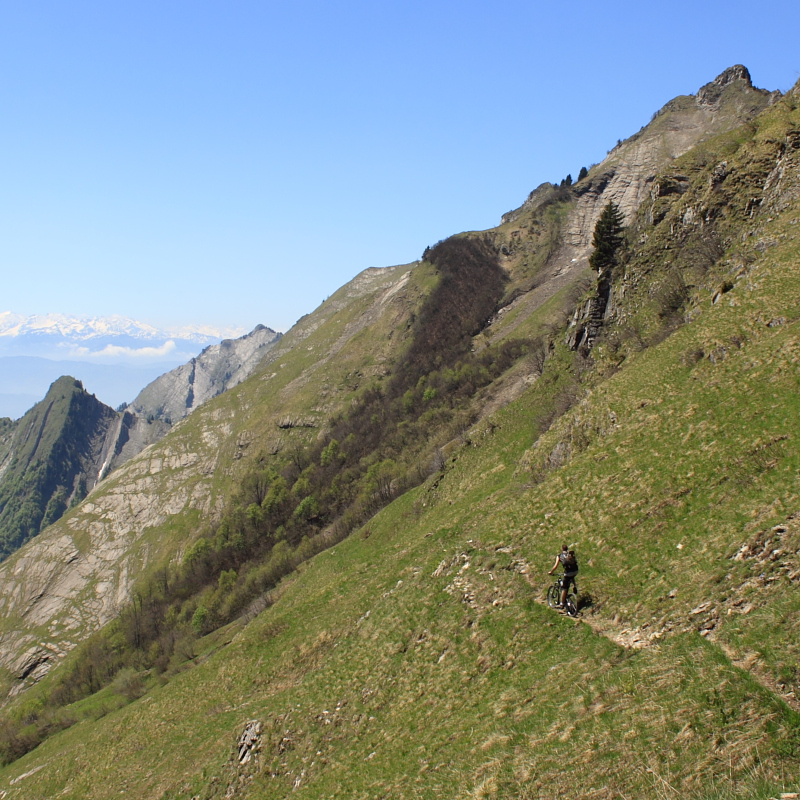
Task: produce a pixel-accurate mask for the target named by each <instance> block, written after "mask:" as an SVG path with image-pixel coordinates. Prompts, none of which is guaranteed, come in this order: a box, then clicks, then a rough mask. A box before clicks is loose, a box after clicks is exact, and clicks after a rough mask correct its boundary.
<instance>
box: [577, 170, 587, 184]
mask: <svg viewBox="0 0 800 800" xmlns="http://www.w3.org/2000/svg"><path fill="white" fill-rule="evenodd" d="M588 174H589V170H588V169H586V167H581V171H580V172H579V173H578V180H579V181H582V180H583V179H584V178H585V177H586V176H587V175H588Z"/></svg>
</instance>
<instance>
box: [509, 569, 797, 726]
mask: <svg viewBox="0 0 800 800" xmlns="http://www.w3.org/2000/svg"><path fill="white" fill-rule="evenodd" d="M517 561H518V562H519V563H520V564H521V565H522V568H521V569H519V570H518V571H519V572H520V573H521V574H522V575H523V577H524V578H525V580H526V582H527V583H528V585H529V586H530V587H531V588H532V589H533V590H534V598H533V599H534V600H535V601H536V602H537V603H540V604H541V605H544V606H546V605H547V600H546V598H545V596H544V594H542V593H541V587H540V586H539V585H537V584H534V582H533V581H532V580H531V578H530V565H529V564H528V562H527V561H525V559H523V558H520V557H517ZM545 592H546V588H545ZM698 608H699V609H700V611H699V612H698V609H693V610H692V611H691V612H689V614H688V616H687V617H686V618H685V619H683V620H675V621H672V620H670V621H668V622H667V623H666V624H665V625H663V626H662V627H660V628H658V627H651V626H650V625H649V624H648V623H644V624H643V625H641V626H637V627H624V626H623V625H621V624H619V623H618V622H616V621H615V620H614V619H608V618H606V617H601V616H599V615H598V614H597V613H595V612H588V611H587V610H586V609H585V608H584V609H583V610H581V611H579V612H578V616H577V617H574V618H572V619H574V621H575V624H576V625H579V624H583V625H588V626H589V627H590V628H591V629H592V630H593V631H594V632H595V633H597V634H599V635H601V636H605V637H606V638H607V639H610V640H611V641H612V642H614V643H615V644H618V645H619V646H620V647H624V648H625V649H626V650H629V649H636V650H638V649H642V648H645V647H651V646H653V645H657V644H658V643H659V642H660V641H661V640H662V639H664V638H665V637H666V636H668V635H669V634H670V633H672V632H676V633H677V632H681V631H687V630H692V629H694V630H698V619H697V618H698V616H700V615H705V613H706V612H708V610H709V609H710V610H711V612H712V613H711V615H710V616H709V619H713V620H714V628H716V620H717V619H718V617H717V615H716V614H715V613H714V609H713V607H712V606H711V604H710V603H708V604H704V605H703V606H700V607H698ZM553 613H554V614H556V613H560V612H557V611H553ZM704 624H707V622H701V623H700V625H699V630H700V632H701V635H704V636H705V638H707V639H708V640H709V641H710V642H713V643H714V644H715V645H716V646H717V647H719V649H720V650H722V652H723V653H724V654H725V657H726V658H727V659H728V660H729V661H730V663H731V665H732V666H734V667H736V668H737V669H741V670H742V671H744V672H747V673H748V675H750V677H751V678H752V679H753V680H754V681H756V683H758V684H759V685H760V686H761V687H762V688H763V689H764V690H765V691H767V692H769V693H770V694H772V695H774V696H775V697H776V698H777V699H779V700H781V701H782V702H784V703H786V705H788V706H789V707H790V708H791V709H793V710H794V711H797V712H799V713H800V700H798V698H797V696H796V694H795V692H793V691H791V690H790V689H788V688H787V687H786V686H785V685H783V684H780V683H779V682H778V681H777V680H776V679H775V678H774V677H773V676H772V675H770V674H769V672H768V671H767V670H766V669H764V667H763V666H762V665H761V663H760V660H759V656H758V654H757V653H740V652H739V651H737V650H736V649H735V648H734V647H732V646H731V645H730V644H728V643H727V642H724V641H722V640H721V639H720V638H719V637H718V636H717V633H716V630H715V629H714V628H704V627H703V625H704Z"/></svg>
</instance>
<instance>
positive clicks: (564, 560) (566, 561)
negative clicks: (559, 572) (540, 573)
mask: <svg viewBox="0 0 800 800" xmlns="http://www.w3.org/2000/svg"><path fill="white" fill-rule="evenodd" d="M561 566H562V567H564V572H577V571H578V559H577V558H575V551H574V550H570V551H569V553H562V554H561Z"/></svg>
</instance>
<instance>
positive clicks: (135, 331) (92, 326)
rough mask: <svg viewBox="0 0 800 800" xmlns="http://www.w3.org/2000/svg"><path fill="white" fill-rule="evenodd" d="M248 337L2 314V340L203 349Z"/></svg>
mask: <svg viewBox="0 0 800 800" xmlns="http://www.w3.org/2000/svg"><path fill="white" fill-rule="evenodd" d="M244 333H245V329H244V328H217V327H214V326H211V325H198V326H195V327H191V326H184V327H181V328H167V329H161V330H159V329H158V328H154V327H153V326H152V325H148V324H147V323H145V322H137V321H136V320H133V319H130V318H129V317H123V316H120V315H118V314H113V315H111V316H108V317H72V316H69V315H67V314H35V315H33V316H29V317H23V316H21V315H20V314H14V313H13V312H11V311H2V312H0V336H2V337H22V336H49V337H62V338H64V339H69V340H72V341H87V340H91V339H98V338H108V337H126V338H130V339H136V340H141V341H148V342H154V341H166V340H168V339H179V340H181V341H184V342H195V343H197V344H200V345H207V344H212V343H214V342H218V341H220V340H221V339H233V338H236V337H238V336H241V335H242V334H244Z"/></svg>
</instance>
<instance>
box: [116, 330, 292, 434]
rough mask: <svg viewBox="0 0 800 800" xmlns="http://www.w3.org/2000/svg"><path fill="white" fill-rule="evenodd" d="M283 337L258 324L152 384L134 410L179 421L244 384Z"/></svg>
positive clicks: (131, 408) (146, 388) (144, 414)
mask: <svg viewBox="0 0 800 800" xmlns="http://www.w3.org/2000/svg"><path fill="white" fill-rule="evenodd" d="M280 337H281V334H280V333H276V332H275V331H273V330H270V329H269V328H267V327H265V326H263V325H258V326H256V328H255V329H254V330H253V331H251V332H250V333H248V334H247V335H246V336H242V337H240V338H239V339H225V340H223V341H222V342H221V343H220V344H214V345H210V346H209V347H206V349H205V350H203V352H202V353H200V355H199V356H197V358H193V359H192V360H191V361H189V362H188V363H186V364H183V365H182V366H180V367H176V368H175V369H173V370H171V371H170V372H167V373H165V374H164V375H161V376H160V377H159V378H156V379H155V380H154V381H153V382H152V383H150V384H148V385H147V386H146V387H145V388H144V389H142V391H141V392H139V394H138V396H137V397H136V399H135V400H134V401H133V403H131V405H130V410H131V411H132V412H134V413H135V414H137V415H138V416H141V417H144V418H146V419H150V420H152V419H160V420H163V421H164V422H166V423H167V424H173V423H175V422H178V421H179V420H181V419H183V418H184V417H185V416H186V415H187V414H190V413H191V412H192V411H194V409H195V408H197V407H198V406H199V405H200V404H201V403H204V402H205V401H206V400H209V399H211V398H212V397H216V396H217V395H218V394H220V393H222V392H224V391H225V390H226V389H230V388H231V387H232V386H236V385H237V384H239V383H241V382H242V381H243V380H244V379H245V378H246V377H247V376H248V375H249V374H250V373H251V372H252V371H253V370H254V369H255V368H256V367H257V366H258V365H259V364H260V363H261V361H262V360H263V358H264V356H265V355H266V353H267V352H268V351H269V349H270V348H271V347H272V346H273V345H274V344H275V343H276V342H277V341H278V340H279V339H280Z"/></svg>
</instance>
